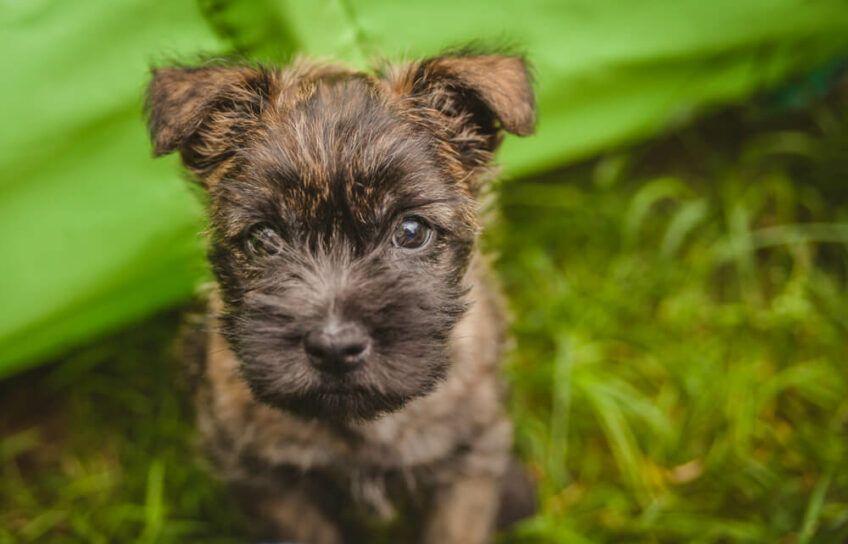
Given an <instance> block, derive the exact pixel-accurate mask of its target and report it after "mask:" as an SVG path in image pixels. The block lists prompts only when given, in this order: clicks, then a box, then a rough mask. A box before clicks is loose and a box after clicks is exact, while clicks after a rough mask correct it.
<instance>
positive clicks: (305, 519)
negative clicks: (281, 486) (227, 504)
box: [250, 487, 344, 544]
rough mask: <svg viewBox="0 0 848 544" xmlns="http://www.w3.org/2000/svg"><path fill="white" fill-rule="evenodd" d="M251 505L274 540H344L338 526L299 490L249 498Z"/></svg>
mask: <svg viewBox="0 0 848 544" xmlns="http://www.w3.org/2000/svg"><path fill="white" fill-rule="evenodd" d="M250 503H251V504H250V510H252V512H253V513H254V514H255V515H257V516H258V517H259V518H260V519H261V520H262V521H264V522H265V523H266V524H267V525H268V530H269V532H270V534H268V535H267V536H268V537H271V538H273V539H275V540H280V541H284V542H297V543H302V544H340V543H341V542H343V541H344V539H343V537H342V533H341V530H340V529H339V527H338V526H337V524H336V523H334V522H333V520H331V519H330V518H329V516H328V515H327V514H326V513H325V512H324V511H323V510H322V509H321V508H320V507H319V505H318V504H317V502H316V499H315V497H313V496H311V495H310V494H309V493H308V492H306V490H305V489H304V488H302V487H294V488H289V489H285V490H280V491H278V492H273V493H270V492H267V491H263V492H260V493H259V494H255V495H254V496H253V497H251V499H250Z"/></svg>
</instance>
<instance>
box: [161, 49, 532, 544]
mask: <svg viewBox="0 0 848 544" xmlns="http://www.w3.org/2000/svg"><path fill="white" fill-rule="evenodd" d="M147 110H148V116H149V127H150V134H151V138H152V140H153V145H154V150H155V154H156V155H164V154H168V153H171V152H174V151H177V152H179V154H180V157H181V158H182V162H183V164H184V165H185V167H186V168H187V169H188V170H189V171H190V173H191V174H192V175H193V177H194V178H195V179H196V181H197V182H198V183H199V184H200V185H201V186H202V187H203V188H204V189H205V192H206V194H207V195H208V216H209V261H210V263H211V265H212V270H213V272H214V275H215V278H216V280H217V282H216V287H215V289H214V291H213V292H212V294H211V295H210V299H209V301H208V311H207V312H206V316H205V318H204V326H203V327H200V328H197V330H196V332H195V333H194V334H193V336H192V337H191V338H190V339H189V342H188V345H190V346H194V348H193V349H190V350H188V351H189V352H191V354H192V355H191V358H192V359H194V360H195V362H199V363H200V364H201V367H202V370H201V373H200V375H201V379H200V381H199V384H198V387H197V392H196V395H197V411H198V420H199V428H200V433H201V436H202V438H203V441H204V443H205V445H206V449H207V450H208V452H209V454H210V457H211V459H212V460H213V461H214V464H215V465H216V467H217V468H218V470H219V472H220V474H221V475H222V476H223V477H224V478H226V479H227V480H228V481H229V482H230V483H231V484H232V486H233V488H234V490H235V491H236V492H237V493H238V495H237V496H238V497H240V500H241V501H242V502H244V504H245V506H246V508H248V509H249V511H250V512H251V513H252V514H253V515H254V516H255V517H254V518H253V519H255V520H256V523H257V526H260V525H261V526H262V527H264V528H265V529H266V530H267V531H269V534H270V535H273V538H279V539H289V540H295V541H298V542H308V543H315V544H325V543H338V542H368V536H367V535H368V531H369V530H370V529H373V527H374V526H375V522H374V518H377V519H381V518H383V519H388V518H393V517H395V515H396V513H397V512H398V511H405V512H412V513H411V514H408V517H406V518H403V519H404V521H403V523H402V524H400V525H403V528H402V529H400V530H401V531H406V533H407V534H410V535H412V534H414V535H415V538H416V539H418V540H420V541H423V542H427V543H433V544H451V543H460V544H473V543H478V542H487V541H489V540H490V539H491V538H492V534H493V532H494V530H495V528H496V526H497V524H498V520H500V521H501V522H503V521H507V518H515V517H517V516H520V515H521V514H523V513H526V512H524V511H523V510H526V508H524V507H525V506H527V505H528V504H531V503H532V496H533V493H532V491H531V490H530V489H529V488H528V486H527V484H528V480H527V479H526V478H523V477H522V476H521V474H522V473H521V472H520V469H517V468H516V467H517V465H516V464H515V463H514V462H513V461H512V460H511V453H510V450H511V445H512V432H511V424H510V421H509V419H508V418H507V416H506V414H505V410H504V407H503V404H502V396H503V391H502V389H503V388H502V385H501V383H500V381H499V378H498V366H499V361H500V359H501V352H502V345H503V340H504V326H505V319H504V316H503V313H502V311H501V307H500V305H499V302H498V300H499V299H498V294H497V289H496V287H495V286H494V285H493V283H492V282H491V280H490V278H489V272H488V270H487V266H486V264H485V262H484V260H483V259H482V258H481V257H480V255H479V254H478V250H477V248H476V239H477V236H478V232H479V230H480V224H479V223H480V220H479V215H480V210H479V208H480V205H479V196H480V194H481V190H482V189H484V186H485V183H486V182H487V181H488V180H490V179H491V177H492V175H493V172H494V169H493V167H492V164H491V161H492V156H493V153H494V152H495V150H496V149H497V148H498V146H499V144H500V143H501V140H502V138H503V134H504V132H509V133H512V134H517V135H519V136H526V135H529V134H531V133H532V132H533V128H534V123H535V105H534V98H533V92H532V88H531V85H530V79H529V76H528V71H527V67H526V64H525V62H524V60H523V59H522V58H520V57H517V56H510V55H502V54H485V53H479V52H468V51H465V52H456V53H448V54H444V55H441V56H437V57H433V58H429V59H426V60H422V61H417V62H411V63H407V64H401V65H392V66H386V67H384V68H381V69H379V70H376V71H374V72H368V73H363V72H357V71H354V70H350V69H348V68H345V67H343V66H337V65H330V64H320V63H313V62H307V61H297V62H294V63H293V64H292V65H290V66H288V67H284V68H280V67H271V66H254V65H247V64H207V65H202V66H198V67H170V68H158V69H155V70H154V71H153V79H152V82H151V83H150V88H149V92H148V104H147ZM516 475H517V476H516ZM514 482H518V483H517V484H516V483H514Z"/></svg>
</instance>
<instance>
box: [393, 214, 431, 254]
mask: <svg viewBox="0 0 848 544" xmlns="http://www.w3.org/2000/svg"><path fill="white" fill-rule="evenodd" d="M432 237H433V229H431V228H430V226H429V225H427V223H425V222H424V221H423V220H422V219H420V218H418V217H407V218H405V219H404V220H403V221H401V222H400V223H398V225H397V227H395V232H394V234H393V235H392V243H394V245H395V246H397V247H399V248H402V249H421V248H423V247H424V246H426V245H427V244H429V243H430V239H431V238H432Z"/></svg>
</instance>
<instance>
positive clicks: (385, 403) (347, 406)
mask: <svg viewBox="0 0 848 544" xmlns="http://www.w3.org/2000/svg"><path fill="white" fill-rule="evenodd" d="M254 394H255V395H256V396H257V398H258V399H259V400H260V401H262V402H264V403H265V404H268V405H271V406H272V407H274V408H277V409H280V410H283V411H285V412H290V413H293V414H295V415H297V416H300V417H303V418H305V419H319V420H325V421H331V422H349V421H368V420H373V419H377V418H379V417H380V416H382V415H384V414H387V413H390V412H394V411H397V410H399V409H400V408H402V407H403V406H404V405H405V404H406V402H407V401H408V400H409V399H410V397H409V396H406V395H401V394H393V393H383V392H379V391H376V390H373V389H371V388H367V387H363V386H357V385H354V384H350V383H337V384H326V385H321V386H318V387H315V388H313V389H310V390H308V391H303V392H297V393H284V394H280V393H278V394H274V393H265V394H262V392H258V391H254Z"/></svg>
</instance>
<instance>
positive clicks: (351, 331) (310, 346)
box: [303, 323, 371, 374]
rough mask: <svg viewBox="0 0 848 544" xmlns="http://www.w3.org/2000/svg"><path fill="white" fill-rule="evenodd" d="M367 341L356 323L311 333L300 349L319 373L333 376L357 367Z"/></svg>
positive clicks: (330, 326)
mask: <svg viewBox="0 0 848 544" xmlns="http://www.w3.org/2000/svg"><path fill="white" fill-rule="evenodd" d="M370 345H371V339H370V338H369V337H368V334H367V333H366V332H365V330H364V329H363V328H362V327H361V326H359V325H357V324H356V323H342V324H330V325H325V326H323V327H319V328H317V329H313V330H312V331H310V332H309V333H308V334H307V335H306V336H305V337H304V338H303V348H304V350H306V353H307V355H309V359H310V361H312V364H314V365H315V366H316V367H318V368H319V369H321V370H323V371H326V372H332V373H336V374H340V373H344V372H348V371H351V370H353V369H354V368H356V367H358V366H359V365H360V364H362V362H363V361H364V360H365V355H366V352H367V351H368V348H369V347H370Z"/></svg>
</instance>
